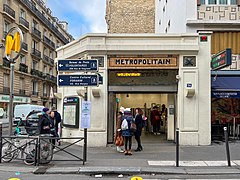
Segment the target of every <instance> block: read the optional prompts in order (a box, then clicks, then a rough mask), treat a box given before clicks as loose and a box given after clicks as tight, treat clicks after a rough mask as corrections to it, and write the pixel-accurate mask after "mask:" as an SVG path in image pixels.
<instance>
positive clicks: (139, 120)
mask: <svg viewBox="0 0 240 180" xmlns="http://www.w3.org/2000/svg"><path fill="white" fill-rule="evenodd" d="M135 124H136V132H135V133H134V135H135V139H136V141H137V145H138V146H137V149H135V152H137V151H142V150H143V148H142V145H141V135H142V128H143V111H142V109H141V108H136V115H135Z"/></svg>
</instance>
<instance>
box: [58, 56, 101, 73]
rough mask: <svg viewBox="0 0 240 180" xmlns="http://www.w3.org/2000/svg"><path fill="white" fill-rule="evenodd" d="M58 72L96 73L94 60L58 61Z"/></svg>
mask: <svg viewBox="0 0 240 180" xmlns="http://www.w3.org/2000/svg"><path fill="white" fill-rule="evenodd" d="M57 67H58V71H98V61H97V60H96V59H86V60H82V59H77V60H58V66H57Z"/></svg>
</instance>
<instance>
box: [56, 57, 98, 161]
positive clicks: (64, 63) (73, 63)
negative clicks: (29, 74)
mask: <svg viewBox="0 0 240 180" xmlns="http://www.w3.org/2000/svg"><path fill="white" fill-rule="evenodd" d="M58 71H59V72H61V71H62V72H84V73H85V74H67V75H65V74H64V75H58V86H82V87H85V88H86V91H85V95H84V101H82V108H83V105H84V104H89V108H88V109H89V112H90V104H91V102H89V101H88V97H87V92H88V86H98V84H99V77H100V76H99V75H98V74H87V73H88V72H98V60H96V59H86V60H83V59H77V60H74V59H73V60H58ZM84 117H86V118H84V119H81V128H84V150H83V151H84V155H83V161H84V162H85V161H86V160H87V128H88V127H89V126H85V125H86V124H88V125H90V114H88V116H84ZM81 118H82V117H81ZM82 121H84V123H82ZM88 121H89V122H88Z"/></svg>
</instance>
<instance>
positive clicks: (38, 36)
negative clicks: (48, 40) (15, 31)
mask: <svg viewBox="0 0 240 180" xmlns="http://www.w3.org/2000/svg"><path fill="white" fill-rule="evenodd" d="M32 34H33V35H34V36H36V37H37V38H39V39H41V35H42V33H41V32H40V31H39V30H38V29H37V28H35V27H33V28H32Z"/></svg>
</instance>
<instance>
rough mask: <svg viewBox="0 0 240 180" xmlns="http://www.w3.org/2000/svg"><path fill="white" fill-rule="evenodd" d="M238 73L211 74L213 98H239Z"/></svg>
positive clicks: (239, 79) (218, 72) (239, 77)
mask: <svg viewBox="0 0 240 180" xmlns="http://www.w3.org/2000/svg"><path fill="white" fill-rule="evenodd" d="M239 75H240V74H239V72H238V71H232V72H230V71H217V72H212V77H211V88H212V97H213V98H240V76H239Z"/></svg>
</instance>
